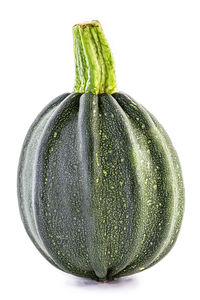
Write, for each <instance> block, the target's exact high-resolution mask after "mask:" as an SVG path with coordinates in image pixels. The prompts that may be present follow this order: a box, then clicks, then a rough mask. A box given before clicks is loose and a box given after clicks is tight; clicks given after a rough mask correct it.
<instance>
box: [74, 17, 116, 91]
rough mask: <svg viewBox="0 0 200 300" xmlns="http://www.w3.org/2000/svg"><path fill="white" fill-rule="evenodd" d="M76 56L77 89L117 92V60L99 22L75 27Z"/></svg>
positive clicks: (75, 86) (75, 89)
mask: <svg viewBox="0 0 200 300" xmlns="http://www.w3.org/2000/svg"><path fill="white" fill-rule="evenodd" d="M73 43H74V56H75V74H76V75H75V76H76V79H75V85H74V92H77V93H93V94H96V95H97V94H102V93H107V94H113V93H115V92H117V85H116V78H115V68H114V61H113V57H112V54H111V50H110V47H109V45H108V43H107V40H106V38H105V36H104V33H103V30H102V27H101V24H100V23H99V22H98V21H92V22H89V23H83V24H77V25H75V26H74V27H73Z"/></svg>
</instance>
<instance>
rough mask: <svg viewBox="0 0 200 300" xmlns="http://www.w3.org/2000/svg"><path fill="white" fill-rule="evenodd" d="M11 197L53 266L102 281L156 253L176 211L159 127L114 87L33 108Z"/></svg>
mask: <svg viewBox="0 0 200 300" xmlns="http://www.w3.org/2000/svg"><path fill="white" fill-rule="evenodd" d="M18 199H19V207H20V212H21V217H22V220H23V223H24V225H25V228H26V231H27V232H28V234H29V236H30V238H31V239H32V241H33V242H34V244H35V246H36V247H37V248H38V250H39V251H40V252H41V253H42V254H43V255H44V256H45V257H46V258H47V259H48V260H49V261H50V262H51V263H52V264H53V265H54V266H56V267H58V268H59V269H61V270H62V271H65V272H68V273H71V274H74V275H76V276H80V277H88V278H92V279H95V280H102V281H104V280H108V279H109V280H111V279H114V278H119V277H121V276H125V275H130V274H133V273H137V272H140V271H142V270H144V269H146V268H148V267H150V266H152V265H154V264H155V263H157V262H158V261H159V260H160V259H161V258H162V257H164V256H165V255H166V254H167V253H168V252H169V250H170V249H171V247H172V246H173V244H174V242H175V241H176V238H177V235H178V232H179V229H180V225H181V221H182V216H183V210H184V188H183V181H182V175H181V168H180V164H179V160H178V157H177V154H176V152H175V150H174V148H173V146H172V143H171V141H170V139H169V137H168V135H167V134H166V132H165V131H164V129H163V128H162V126H161V125H160V124H159V123H158V121H157V120H156V119H155V118H154V117H153V116H152V114H150V113H149V112H148V111H147V110H146V109H145V108H144V107H142V106H141V105H139V104H138V103H136V102H135V101H134V100H133V99H131V98H130V97H129V96H127V95H125V94H123V93H114V94H112V95H108V94H99V95H94V94H91V93H85V94H80V93H71V94H64V95H61V96H60V97H58V98H56V99H55V100H54V101H53V102H51V103H50V104H49V105H48V106H47V107H46V108H45V109H44V110H43V111H42V112H41V113H40V115H39V116H38V117H37V118H36V120H35V122H34V123H33V124H32V126H31V128H30V130H29V132H28V134H27V136H26V139H25V142H24V145H23V149H22V152H21V157H20V163H19V168H18Z"/></svg>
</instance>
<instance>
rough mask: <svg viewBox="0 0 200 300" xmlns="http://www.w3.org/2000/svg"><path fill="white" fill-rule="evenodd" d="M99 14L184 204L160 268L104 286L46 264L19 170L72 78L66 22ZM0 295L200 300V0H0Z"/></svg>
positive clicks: (120, 78) (123, 81)
mask: <svg viewBox="0 0 200 300" xmlns="http://www.w3.org/2000/svg"><path fill="white" fill-rule="evenodd" d="M94 19H98V20H99V21H100V22H101V23H102V26H103V29H104V32H105V34H106V36H107V39H108V41H109V44H110V46H111V48H112V52H113V55H114V59H115V65H116V73H117V82H118V87H119V90H120V91H124V92H126V93H128V94H129V95H131V96H132V97H133V98H134V99H135V100H136V101H138V102H140V103H142V104H143V105H144V106H145V107H146V108H147V109H148V110H150V111H151V112H152V113H153V114H154V115H155V116H156V117H157V118H158V120H159V121H160V122H161V123H162V124H163V126H164V127H165V129H166V130H167V132H168V134H169V135H170V137H171V139H172V142H173V144H174V146H175V148H176V150H177V152H178V154H179V158H180V161H181V165H182V169H183V177H184V182H185V193H186V206H185V215H184V221H183V225H182V229H181V232H180V235H179V238H178V240H177V243H176V245H175V247H174V248H173V249H172V251H171V252H170V253H169V254H168V255H167V256H166V257H165V258H164V259H163V260H162V261H160V262H159V263H158V264H157V265H155V266H154V267H152V268H150V269H148V270H146V271H144V272H141V273H139V274H136V275H133V276H130V277H126V278H124V279H121V280H119V281H117V282H114V283H111V284H100V283H96V282H94V281H90V280H84V279H81V278H77V277H74V276H71V275H68V274H65V273H62V272H61V271H59V270H57V269H56V268H54V267H53V266H51V265H50V264H49V263H48V262H47V261H46V260H45V259H44V258H43V257H42V256H41V255H40V254H39V252H38V251H37V250H36V248H35V247H34V245H33V244H32V242H31V241H30V240H29V238H28V236H27V234H26V233H25V230H24V228H23V225H22V222H21V220H20V215H19V212H18V203H17V195H16V173H17V165H18V159H19V154H20V150H21V146H22V142H23V139H24V136H25V134H26V132H27V130H28V128H29V126H30V125H31V123H32V121H33V120H34V118H35V117H36V115H37V114H38V113H39V112H40V111H41V109H42V108H43V107H44V106H45V105H46V104H47V103H48V102H49V101H51V100H52V99H53V98H55V97H56V96H57V95H59V94H62V93H63V92H70V91H72V88H73V83H74V60H73V46H72V33H71V28H72V26H73V25H74V24H76V23H79V22H83V21H91V20H94ZM0 31H1V34H0V44H1V45H0V101H1V106H0V108H1V110H0V111H1V115H0V122H1V124H0V129H1V133H0V138H1V139H0V141H1V147H0V151H1V154H0V159H1V162H0V176H1V178H0V183H1V205H0V214H1V215H0V222H1V224H0V230H1V233H0V237H1V244H0V251H1V254H0V260H1V264H0V274H1V275H2V278H1V279H0V285H1V288H0V294H1V295H0V296H1V299H20V300H24V299H29V300H32V299H48V300H51V299H59V300H62V299H84V298H85V299H102V298H103V297H108V298H111V299H112V297H113V299H134V300H136V299H153V300H157V299H162V300H165V299H168V300H169V299H183V298H184V299H188V298H189V299H199V298H200V292H199V280H200V277H199V269H200V263H199V261H200V259H199V253H200V242H199V240H200V233H199V231H200V222H199V220H200V217H199V216H200V204H199V203H200V193H199V188H200V158H199V157H200V143H199V139H200V134H199V131H200V125H199V123H200V110H199V107H200V106H199V103H200V2H199V1H198V0H197V1H193V0H189V1H184V0H181V1H178V0H173V1H172V0H168V1H162V0H158V1H155V0H152V1H149V0H147V1H143V0H138V1H134V0H131V1H126V0H124V1H117V0H115V1H114V0H111V1H109V0H106V1H104V0H99V1H95V0H91V1H90V0H74V1H72V0H71V1H66V0H65V1H64V0H63V1H61V0H56V1H51V0H48V1H47V0H44V1H43V0H34V1H28V0H24V1H22V0H17V1H15V0H13V1H11V0H5V1H2V0H1V1H0Z"/></svg>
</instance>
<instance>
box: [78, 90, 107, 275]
mask: <svg viewBox="0 0 200 300" xmlns="http://www.w3.org/2000/svg"><path fill="white" fill-rule="evenodd" d="M98 127H99V123H98V96H97V95H93V94H84V95H82V96H81V98H80V106H79V116H78V128H77V130H78V144H79V155H80V156H79V159H80V164H81V168H80V174H81V179H80V180H81V182H80V184H81V186H82V200H83V204H82V205H83V211H85V214H86V222H87V228H88V234H87V236H88V239H87V243H88V245H87V246H88V251H89V259H90V262H91V265H92V267H93V270H94V271H95V273H96V275H97V276H98V277H99V278H100V279H102V280H104V279H106V275H107V261H106V257H105V249H106V240H105V238H104V237H105V232H104V230H105V226H104V223H103V214H102V210H103V207H104V203H103V199H102V197H101V185H102V182H101V180H102V176H101V164H100V151H99V137H98V133H99V128H98Z"/></svg>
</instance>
